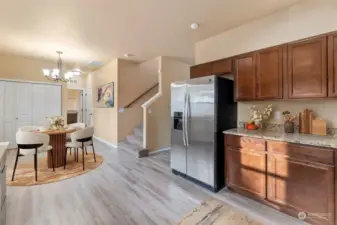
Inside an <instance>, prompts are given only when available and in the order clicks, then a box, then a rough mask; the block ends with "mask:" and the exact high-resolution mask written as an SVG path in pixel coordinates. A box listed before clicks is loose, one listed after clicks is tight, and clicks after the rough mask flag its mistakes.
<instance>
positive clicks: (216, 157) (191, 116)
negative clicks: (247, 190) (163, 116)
mask: <svg viewBox="0 0 337 225" xmlns="http://www.w3.org/2000/svg"><path fill="white" fill-rule="evenodd" d="M171 121H172V131H171V169H172V171H173V173H175V174H177V175H180V176H183V177H185V178H187V179H189V180H191V181H193V182H196V183H198V184H200V185H202V186H204V187H206V188H208V189H210V190H212V191H214V192H216V191H218V190H220V189H221V188H223V187H224V185H225V160H224V158H225V156H224V152H225V151H224V135H223V133H222V131H223V130H227V129H231V128H235V127H236V125H237V105H236V103H235V102H234V82H233V80H230V79H226V78H223V77H217V76H207V77H201V78H196V79H191V80H186V81H182V82H175V83H172V84H171Z"/></svg>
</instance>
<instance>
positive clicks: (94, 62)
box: [88, 60, 104, 68]
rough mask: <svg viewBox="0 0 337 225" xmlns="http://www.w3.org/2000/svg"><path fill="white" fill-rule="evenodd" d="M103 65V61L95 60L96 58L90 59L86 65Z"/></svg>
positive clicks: (90, 66)
mask: <svg viewBox="0 0 337 225" xmlns="http://www.w3.org/2000/svg"><path fill="white" fill-rule="evenodd" d="M103 65H104V62H102V61H96V60H91V61H90V62H89V63H88V67H89V68H98V67H101V66H103Z"/></svg>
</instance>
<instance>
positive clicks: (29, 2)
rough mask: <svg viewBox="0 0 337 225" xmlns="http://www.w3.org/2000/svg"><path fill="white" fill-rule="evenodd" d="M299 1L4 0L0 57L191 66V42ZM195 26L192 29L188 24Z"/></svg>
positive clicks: (0, 20)
mask: <svg viewBox="0 0 337 225" xmlns="http://www.w3.org/2000/svg"><path fill="white" fill-rule="evenodd" d="M298 1H299V0H166V1H164V0H7V1H3V2H2V4H1V7H0V52H1V53H10V54H18V55H25V56H30V57H44V58H46V59H53V58H56V53H55V51H56V50H62V51H63V52H64V59H66V60H68V62H75V63H79V64H82V65H83V64H85V63H87V62H88V61H90V60H102V61H107V60H109V59H112V58H116V57H119V58H122V57H123V54H124V53H132V54H134V55H135V57H132V60H136V61H142V60H147V59H150V58H153V57H156V56H160V55H163V56H172V57H176V58H178V59H181V60H184V61H186V62H190V63H192V62H193V54H194V53H193V51H194V43H195V42H197V41H200V40H202V39H205V38H207V37H210V36H213V35H215V34H219V33H221V32H223V31H225V30H227V29H230V28H232V27H235V26H238V25H240V24H243V23H246V22H249V21H251V20H252V19H256V18H259V17H261V16H264V15H267V14H271V13H273V12H275V11H277V10H280V9H282V8H285V7H288V6H290V5H293V4H294V3H296V2H298ZM192 22H197V23H199V24H200V28H199V29H198V30H195V31H194V30H191V29H190V24H191V23H192Z"/></svg>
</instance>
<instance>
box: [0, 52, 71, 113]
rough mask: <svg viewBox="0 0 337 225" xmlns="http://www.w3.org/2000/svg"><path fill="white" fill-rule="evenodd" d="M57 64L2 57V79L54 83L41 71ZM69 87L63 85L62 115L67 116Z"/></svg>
mask: <svg viewBox="0 0 337 225" xmlns="http://www.w3.org/2000/svg"><path fill="white" fill-rule="evenodd" d="M55 65H56V64H55V62H51V61H44V60H38V59H30V58H25V57H20V56H11V55H0V79H1V78H3V79H13V80H23V81H33V82H34V81H36V82H46V83H52V81H49V80H47V79H46V78H45V77H44V76H43V73H42V71H41V69H42V68H54V67H55ZM67 96H68V92H67V86H66V84H64V83H63V85H62V115H63V116H64V117H65V118H66V116H67V99H68V97H67Z"/></svg>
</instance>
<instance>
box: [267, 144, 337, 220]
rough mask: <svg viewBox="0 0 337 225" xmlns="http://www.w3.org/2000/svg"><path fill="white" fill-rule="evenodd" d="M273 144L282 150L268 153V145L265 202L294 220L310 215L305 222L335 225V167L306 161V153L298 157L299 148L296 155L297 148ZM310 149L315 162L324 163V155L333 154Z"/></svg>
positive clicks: (322, 150) (327, 151) (325, 158)
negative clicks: (300, 214) (305, 214)
mask: <svg viewBox="0 0 337 225" xmlns="http://www.w3.org/2000/svg"><path fill="white" fill-rule="evenodd" d="M275 145H277V147H278V148H279V150H281V151H279V152H278V153H275V152H273V151H269V150H270V149H269V146H270V145H269V142H268V160H267V199H268V201H271V202H273V203H275V204H277V205H278V207H279V208H280V210H281V211H283V212H285V213H287V214H289V215H292V216H294V217H297V215H298V213H299V212H305V213H307V215H311V216H308V218H307V219H306V221H307V222H310V223H312V224H329V225H332V224H334V186H335V185H334V166H331V165H329V164H330V163H329V164H323V163H315V162H310V161H308V160H310V157H308V153H309V152H308V151H307V152H305V154H304V155H303V156H301V154H300V152H301V151H300V150H301V147H302V146H301V145H299V146H298V147H299V150H298V151H297V152H295V153H294V151H296V149H295V147H296V145H292V146H291V149H290V150H289V149H288V147H287V143H277V142H276V143H275ZM282 148H284V149H282ZM310 148H311V149H312V150H313V154H314V156H312V157H311V158H312V159H315V158H316V157H317V158H318V160H316V161H322V159H323V161H324V160H327V159H328V157H325V156H324V154H325V153H326V155H327V156H329V155H331V154H333V151H332V150H325V149H320V148H317V149H316V150H315V148H312V147H310ZM315 151H316V152H315ZM282 152H283V153H284V154H282ZM319 152H320V153H319ZM279 153H281V154H279ZM331 160H333V157H332V158H331Z"/></svg>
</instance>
